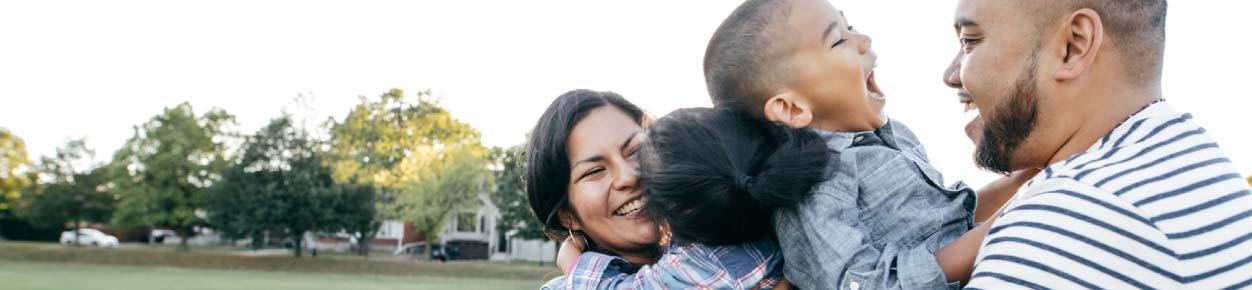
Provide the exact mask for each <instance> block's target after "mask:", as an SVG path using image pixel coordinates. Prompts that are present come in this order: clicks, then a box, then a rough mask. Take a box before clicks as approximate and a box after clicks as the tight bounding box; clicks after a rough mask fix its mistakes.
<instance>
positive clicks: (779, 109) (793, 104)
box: [764, 91, 813, 128]
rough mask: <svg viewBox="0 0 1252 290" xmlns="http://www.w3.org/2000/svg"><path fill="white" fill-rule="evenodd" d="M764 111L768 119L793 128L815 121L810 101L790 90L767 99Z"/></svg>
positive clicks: (806, 125)
mask: <svg viewBox="0 0 1252 290" xmlns="http://www.w3.org/2000/svg"><path fill="white" fill-rule="evenodd" d="M764 112H765V118H766V119H769V120H770V121H774V122H780V123H783V124H787V126H791V127H793V128H804V127H808V126H809V124H812V123H813V110H812V108H811V107H810V106H809V103H808V102H805V101H804V99H803V98H800V97H799V96H798V95H796V94H794V93H791V92H789V91H787V92H783V93H781V94H778V95H774V96H773V97H771V98H769V100H766V101H765V110H764Z"/></svg>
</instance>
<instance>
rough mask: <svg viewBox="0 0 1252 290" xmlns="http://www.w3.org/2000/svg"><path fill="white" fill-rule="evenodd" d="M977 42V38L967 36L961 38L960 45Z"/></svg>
mask: <svg viewBox="0 0 1252 290" xmlns="http://www.w3.org/2000/svg"><path fill="white" fill-rule="evenodd" d="M977 43H978V39H977V38H968V37H962V38H961V46H970V45H974V44H977Z"/></svg>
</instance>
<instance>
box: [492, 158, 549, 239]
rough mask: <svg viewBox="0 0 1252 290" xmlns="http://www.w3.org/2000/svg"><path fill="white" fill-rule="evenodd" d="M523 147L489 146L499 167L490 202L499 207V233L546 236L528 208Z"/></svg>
mask: <svg viewBox="0 0 1252 290" xmlns="http://www.w3.org/2000/svg"><path fill="white" fill-rule="evenodd" d="M525 147H526V146H524V145H516V146H513V147H509V148H507V149H503V148H492V157H493V159H494V160H495V162H497V164H499V166H500V172H499V173H497V174H496V187H495V190H493V191H492V192H491V202H492V203H495V204H496V206H497V207H499V208H500V222H499V223H496V228H497V230H499V231H501V232H505V233H510V232H511V233H510V234H509V236H510V237H516V238H522V239H546V238H547V236H545V235H544V233H543V226H542V225H541V224H539V220H538V219H536V218H535V214H534V213H533V212H532V211H531V209H530V204H529V203H528V202H527V196H526V186H525V184H524V183H522V175H524V174H526V148H525Z"/></svg>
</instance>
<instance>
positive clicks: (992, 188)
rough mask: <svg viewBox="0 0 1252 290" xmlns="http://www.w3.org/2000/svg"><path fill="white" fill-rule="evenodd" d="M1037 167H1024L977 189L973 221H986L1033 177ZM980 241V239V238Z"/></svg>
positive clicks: (1036, 172) (1037, 171)
mask: <svg viewBox="0 0 1252 290" xmlns="http://www.w3.org/2000/svg"><path fill="white" fill-rule="evenodd" d="M1038 173H1039V169H1026V170H1022V171H1017V172H1013V173H1012V174H1009V176H1005V177H1001V178H999V179H996V180H994V181H992V182H991V183H988V184H987V185H986V186H983V187H982V188H980V189H978V192H977V194H978V206H977V207H975V208H974V222H976V223H987V222H988V219H990V218H991V217H992V216H993V215H995V213H996V212H997V211H1000V208H1001V207H1004V204H1005V203H1007V202H1008V201H1009V200H1011V199H1013V195H1014V194H1016V193H1017V190H1018V189H1019V188H1021V187H1022V185H1023V184H1026V182H1027V181H1030V179H1031V178H1034V177H1035V174H1038ZM980 241H981V240H980Z"/></svg>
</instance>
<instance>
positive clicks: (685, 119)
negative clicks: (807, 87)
mask: <svg viewBox="0 0 1252 290" xmlns="http://www.w3.org/2000/svg"><path fill="white" fill-rule="evenodd" d="M641 156H643V158H642V160H641V165H640V167H641V168H640V169H641V171H642V173H643V174H642V179H641V184H642V185H643V187H644V192H645V194H647V195H646V196H647V206H646V208H647V209H648V210H649V211H650V212H652V213H653V214H654V215H656V216H657V217H658V219H659V220H662V221H665V222H666V223H668V225H669V227H670V229H671V231H672V232H673V235H674V236H675V237H676V238H677V239H676V241H682V242H698V243H704V244H709V245H725V244H736V243H743V242H749V241H754V240H759V239H762V238H765V237H769V236H771V234H773V223H772V220H773V219H772V216H773V212H774V210H775V209H777V208H779V207H783V206H791V205H795V204H798V203H799V202H801V201H803V200H804V199H806V198H808V197H809V195H811V194H812V189H813V187H814V186H815V185H817V184H818V183H820V182H822V181H824V180H825V179H826V176H827V174H826V165H827V163H828V162H829V159H830V157H829V154H828V153H827V152H826V146H825V142H824V141H823V140H822V138H821V137H820V136H818V135H817V134H816V133H814V132H812V131H808V130H805V129H796V128H791V127H787V126H783V125H781V124H775V123H771V122H766V121H762V120H761V119H759V118H755V117H752V116H749V115H747V114H745V113H743V112H740V111H736V110H728V109H711V108H690V109H681V110H678V111H675V112H673V113H670V114H669V115H668V116H666V117H664V118H662V119H661V120H659V121H657V123H655V124H654V125H653V127H652V129H651V130H650V131H649V133H648V143H646V145H645V147H644V152H643V154H642V155H641Z"/></svg>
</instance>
